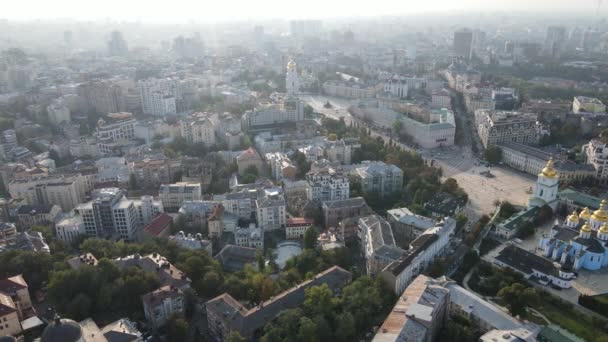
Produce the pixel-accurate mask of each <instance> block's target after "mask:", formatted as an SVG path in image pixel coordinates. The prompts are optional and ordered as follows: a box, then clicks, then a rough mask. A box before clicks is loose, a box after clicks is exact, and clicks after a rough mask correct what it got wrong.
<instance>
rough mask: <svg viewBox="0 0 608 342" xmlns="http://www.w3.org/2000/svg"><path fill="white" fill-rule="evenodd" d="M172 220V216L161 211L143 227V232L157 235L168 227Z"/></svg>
mask: <svg viewBox="0 0 608 342" xmlns="http://www.w3.org/2000/svg"><path fill="white" fill-rule="evenodd" d="M172 221H173V218H172V217H171V216H169V215H167V214H166V213H162V214H160V215H158V216H157V217H155V218H154V219H153V220H152V222H150V223H148V224H147V225H146V226H145V227H144V232H146V233H148V234H150V235H154V236H159V235H160V234H161V233H162V232H163V231H164V230H165V229H168V228H169V225H170V224H171V222H172Z"/></svg>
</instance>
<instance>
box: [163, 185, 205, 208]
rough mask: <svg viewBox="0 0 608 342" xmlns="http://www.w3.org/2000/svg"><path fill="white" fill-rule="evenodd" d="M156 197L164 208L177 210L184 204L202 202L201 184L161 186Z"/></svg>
mask: <svg viewBox="0 0 608 342" xmlns="http://www.w3.org/2000/svg"><path fill="white" fill-rule="evenodd" d="M158 195H159V197H160V200H161V202H162V203H163V207H164V208H168V209H170V208H173V209H179V208H180V207H181V206H182V204H183V203H184V202H187V201H200V200H202V191H201V183H188V182H178V183H173V184H162V185H161V186H160V189H159V191H158Z"/></svg>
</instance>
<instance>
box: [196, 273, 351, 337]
mask: <svg viewBox="0 0 608 342" xmlns="http://www.w3.org/2000/svg"><path fill="white" fill-rule="evenodd" d="M351 280H352V274H351V273H350V272H348V271H346V270H344V269H342V268H340V267H338V266H333V267H331V268H329V269H327V270H326V271H324V272H321V273H319V274H317V275H315V276H314V277H313V278H312V279H311V280H308V281H305V282H303V283H301V284H298V285H297V286H295V287H292V288H291V289H289V290H286V291H284V292H282V293H280V294H278V295H276V296H274V297H272V298H271V299H270V300H267V301H265V302H263V303H260V305H257V306H255V307H253V308H246V307H244V306H243V305H242V304H241V303H239V302H238V301H237V300H236V299H234V298H233V297H232V296H230V295H229V294H228V293H224V294H222V295H220V296H218V297H215V298H213V299H211V300H209V301H208V302H207V303H205V308H206V310H207V324H208V326H209V333H210V334H211V336H212V337H213V338H214V339H215V340H217V341H223V340H224V339H225V338H226V336H228V334H229V333H230V332H232V331H236V332H238V333H239V334H241V336H243V337H245V338H246V339H251V338H253V336H255V335H256V334H258V333H261V332H262V329H263V328H264V326H265V325H266V324H268V323H269V322H271V321H272V320H274V319H275V318H276V317H277V316H278V315H279V314H280V313H281V312H282V311H284V310H287V309H292V308H296V307H298V306H299V305H301V304H302V303H303V301H304V294H305V291H306V290H307V289H309V288H311V287H313V286H320V285H323V284H326V285H327V286H328V287H329V289H330V290H332V292H333V293H337V292H338V291H339V290H340V289H342V288H343V287H344V286H345V285H347V284H348V283H350V282H351Z"/></svg>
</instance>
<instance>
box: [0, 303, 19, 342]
mask: <svg viewBox="0 0 608 342" xmlns="http://www.w3.org/2000/svg"><path fill="white" fill-rule="evenodd" d="M21 330H22V329H21V323H19V316H18V314H17V306H16V305H15V303H14V302H13V300H12V299H11V297H10V296H9V295H8V294H5V293H1V292H0V336H14V335H17V334H19V333H20V332H21Z"/></svg>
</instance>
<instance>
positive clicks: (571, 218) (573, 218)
mask: <svg viewBox="0 0 608 342" xmlns="http://www.w3.org/2000/svg"><path fill="white" fill-rule="evenodd" d="M567 220H568V222H572V223H578V220H579V217H578V214H577V213H576V210H574V211H573V212H572V214H570V216H568V218H567Z"/></svg>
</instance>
